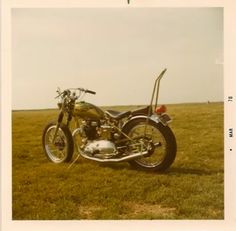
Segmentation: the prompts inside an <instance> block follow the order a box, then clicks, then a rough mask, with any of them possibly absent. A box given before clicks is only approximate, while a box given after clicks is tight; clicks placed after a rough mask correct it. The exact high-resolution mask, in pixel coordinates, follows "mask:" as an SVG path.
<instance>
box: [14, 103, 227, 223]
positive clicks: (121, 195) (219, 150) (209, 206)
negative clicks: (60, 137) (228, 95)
mask: <svg viewBox="0 0 236 231" xmlns="http://www.w3.org/2000/svg"><path fill="white" fill-rule="evenodd" d="M114 108H115V107H114ZM115 109H117V108H115ZM118 109H121V110H125V109H128V107H119V108H118ZM168 114H169V115H170V116H171V117H172V118H173V122H172V123H171V124H170V127H171V128H172V130H173V132H174V134H175V135H176V140H177V146H178V151H177V157H176V160H175V162H174V163H173V165H172V166H171V167H170V168H169V169H168V170H167V171H166V172H165V173H162V174H160V173H148V172H144V171H138V170H135V169H132V168H131V167H130V165H129V164H128V163H120V164H99V163H97V162H92V161H89V160H85V159H82V157H80V158H79V160H78V161H77V162H76V163H75V164H74V165H73V167H72V168H70V169H68V165H69V164H60V165H55V164H53V163H50V162H49V161H48V160H47V159H46V157H45V155H44V153H43V150H42V145H41V135H42V130H43V128H44V126H45V125H46V124H47V123H48V122H49V121H51V120H55V119H56V115H57V111H56V110H45V111H44V110H42V111H15V112H13V113H12V121H13V122H12V126H13V134H12V140H13V153H12V157H13V159H12V161H13V162H12V164H13V172H12V177H13V182H12V184H13V202H12V204H13V208H12V209H13V219H15V220H22V219H23V220H28V219H30V220H44V219H47V220H57V219H59V220H73V219H75V220H79V219H113V220H114V219H224V152H223V103H211V104H179V105H169V106H168ZM74 156H75V155H74Z"/></svg>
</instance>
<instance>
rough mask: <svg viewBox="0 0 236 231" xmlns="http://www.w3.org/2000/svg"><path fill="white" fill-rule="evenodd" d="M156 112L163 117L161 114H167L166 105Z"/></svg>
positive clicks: (158, 108)
mask: <svg viewBox="0 0 236 231" xmlns="http://www.w3.org/2000/svg"><path fill="white" fill-rule="evenodd" d="M155 112H156V113H157V114H158V115H161V114H163V113H165V112H166V106H165V105H161V106H160V107H157V108H156V110H155Z"/></svg>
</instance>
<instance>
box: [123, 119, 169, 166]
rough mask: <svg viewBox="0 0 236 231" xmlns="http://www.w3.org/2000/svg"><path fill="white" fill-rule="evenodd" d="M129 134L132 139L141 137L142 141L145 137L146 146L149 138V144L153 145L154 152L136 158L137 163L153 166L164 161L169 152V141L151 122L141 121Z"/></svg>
mask: <svg viewBox="0 0 236 231" xmlns="http://www.w3.org/2000/svg"><path fill="white" fill-rule="evenodd" d="M128 136H129V137H130V138H131V139H136V138H137V137H140V138H139V139H140V141H142V142H143V141H144V139H145V140H146V142H145V143H146V146H147V140H148V141H149V146H150V145H151V147H152V151H151V152H152V153H151V154H150V155H147V156H146V157H141V158H139V159H136V160H134V161H135V162H136V163H138V164H139V165H141V166H143V167H146V168H153V167H156V166H158V165H160V164H161V163H162V162H163V160H164V158H165V156H166V152H167V143H166V140H165V138H164V136H163V135H162V133H161V132H160V131H159V130H158V129H157V128H156V127H154V126H152V125H151V124H146V123H141V124H138V125H137V126H135V127H133V128H132V129H131V130H130V132H129V134H128Z"/></svg>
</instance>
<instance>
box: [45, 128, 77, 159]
mask: <svg viewBox="0 0 236 231" xmlns="http://www.w3.org/2000/svg"><path fill="white" fill-rule="evenodd" d="M56 130H57V125H56V123H50V124H48V125H47V126H46V127H45V129H44V131H43V136H42V142H43V149H44V152H45V154H46V156H47V158H48V159H49V160H50V161H52V162H53V163H56V164H59V163H63V162H69V161H70V160H71V158H72V155H73V151H74V143H73V138H72V135H71V132H70V130H69V128H68V127H67V126H66V125H65V124H61V125H60V127H59V128H58V130H57V134H56V137H54V136H55V132H56Z"/></svg>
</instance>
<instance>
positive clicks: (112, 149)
mask: <svg viewBox="0 0 236 231" xmlns="http://www.w3.org/2000/svg"><path fill="white" fill-rule="evenodd" d="M110 129H111V127H109V126H98V124H96V123H95V122H93V123H91V122H90V123H89V124H88V123H84V124H83V125H82V126H81V127H80V128H77V129H76V130H75V131H74V132H73V137H74V139H75V140H76V144H77V146H78V148H79V149H80V150H81V151H83V153H84V154H85V155H88V156H91V157H96V158H100V159H108V158H111V157H114V156H116V155H117V154H118V151H117V149H116V146H115V144H114V143H113V142H112V141H110V140H109V139H107V138H108V137H110Z"/></svg>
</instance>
